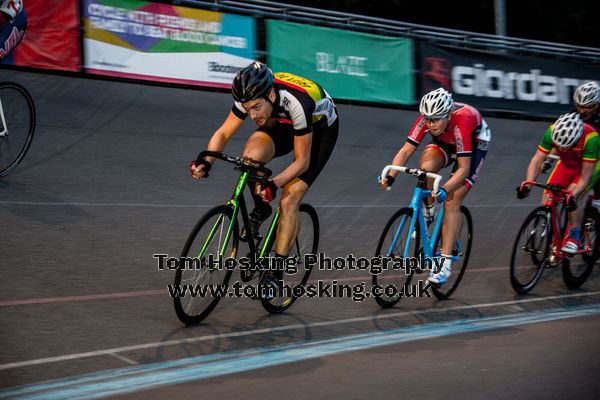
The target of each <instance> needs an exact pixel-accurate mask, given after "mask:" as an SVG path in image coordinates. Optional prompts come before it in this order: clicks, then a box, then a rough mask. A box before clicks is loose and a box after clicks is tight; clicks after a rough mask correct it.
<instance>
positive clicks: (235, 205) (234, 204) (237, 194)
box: [198, 152, 297, 265]
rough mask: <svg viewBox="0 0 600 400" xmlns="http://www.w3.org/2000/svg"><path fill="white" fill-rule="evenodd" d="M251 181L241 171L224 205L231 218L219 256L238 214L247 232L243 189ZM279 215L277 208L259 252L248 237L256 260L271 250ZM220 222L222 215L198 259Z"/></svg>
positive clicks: (202, 255) (246, 174)
mask: <svg viewBox="0 0 600 400" xmlns="http://www.w3.org/2000/svg"><path fill="white" fill-rule="evenodd" d="M206 153H208V152H206ZM198 158H199V159H200V158H201V157H200V156H199V157H198ZM225 160H226V161H231V159H227V158H225ZM265 170H266V169H265ZM268 173H269V175H270V171H268ZM251 179H256V177H252V175H251V173H250V171H244V170H242V173H241V174H240V177H239V179H238V182H237V184H236V187H235V190H234V192H233V195H232V196H231V198H230V199H229V201H227V203H226V205H227V206H229V207H231V208H232V210H233V212H232V216H231V221H230V223H229V226H228V227H227V232H226V234H225V239H224V240H223V242H222V245H221V248H220V249H219V255H220V256H224V254H225V251H226V249H227V245H228V244H229V241H230V240H231V236H232V235H233V232H234V229H235V225H236V221H237V217H238V214H240V213H241V216H242V223H243V224H244V227H245V228H246V230H247V231H249V226H250V222H249V216H248V210H247V208H246V202H245V200H244V189H245V188H246V186H247V185H248V181H249V180H251ZM280 215H281V214H280V211H279V208H277V211H276V212H275V215H274V216H273V219H272V221H271V224H270V225H269V229H268V231H267V234H266V236H265V240H264V241H263V243H262V247H261V248H260V251H257V250H258V249H257V247H258V243H255V242H254V238H251V237H250V239H251V240H248V246H249V247H250V252H251V254H256V255H257V260H258V259H261V258H263V257H264V256H265V255H266V254H268V252H269V251H270V250H271V247H272V245H273V241H274V240H275V234H276V230H277V226H278V224H279V219H280ZM222 221H223V215H221V216H219V218H217V221H216V222H215V224H214V226H213V227H212V229H211V231H210V233H209V234H208V237H207V238H206V240H205V242H204V244H203V246H202V248H201V250H200V253H199V254H198V258H202V257H204V255H205V253H206V250H207V248H208V244H209V243H210V242H211V241H212V239H213V238H214V236H215V235H216V233H217V231H218V230H219V226H220V225H221V223H222ZM296 244H297V241H296ZM215 265H218V264H217V263H215Z"/></svg>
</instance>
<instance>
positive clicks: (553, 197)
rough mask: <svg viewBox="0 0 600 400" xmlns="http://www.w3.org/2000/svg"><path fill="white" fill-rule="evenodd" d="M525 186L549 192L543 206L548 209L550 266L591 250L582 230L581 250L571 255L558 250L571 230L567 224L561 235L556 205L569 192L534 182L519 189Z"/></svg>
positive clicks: (569, 224) (588, 239)
mask: <svg viewBox="0 0 600 400" xmlns="http://www.w3.org/2000/svg"><path fill="white" fill-rule="evenodd" d="M526 184H531V185H534V186H537V187H540V188H543V189H546V190H548V192H549V193H548V200H547V201H546V204H544V206H545V207H548V208H549V209H550V221H547V222H549V223H550V227H551V229H552V242H551V243H550V254H549V255H548V258H549V262H550V264H552V265H555V264H557V263H558V262H560V261H562V260H563V259H564V258H565V257H567V256H574V255H577V254H581V253H587V252H589V251H590V250H591V245H590V238H589V235H588V232H587V230H586V229H582V231H581V232H582V234H583V243H584V246H583V248H581V249H579V250H577V252H576V253H573V254H564V253H563V252H562V251H561V250H560V249H561V248H562V246H564V244H565V243H566V241H567V239H568V237H569V230H570V229H571V223H570V222H569V223H568V224H567V227H566V229H565V233H564V235H561V234H560V227H559V226H558V218H557V214H558V212H557V205H558V204H559V203H560V202H561V201H563V199H564V198H565V195H567V194H569V192H568V191H566V190H564V189H562V188H559V187H558V186H553V185H547V184H540V183H538V182H535V181H525V182H523V183H522V184H521V187H523V185H526ZM582 224H583V221H582Z"/></svg>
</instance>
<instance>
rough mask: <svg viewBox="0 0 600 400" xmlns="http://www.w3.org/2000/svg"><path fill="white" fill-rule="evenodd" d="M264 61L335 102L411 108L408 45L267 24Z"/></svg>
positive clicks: (386, 39)
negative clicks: (324, 92)
mask: <svg viewBox="0 0 600 400" xmlns="http://www.w3.org/2000/svg"><path fill="white" fill-rule="evenodd" d="M267 54H268V59H267V62H268V64H269V67H271V69H272V70H273V71H282V72H283V71H284V72H291V73H293V74H297V75H301V76H304V77H306V78H309V79H312V80H314V81H315V82H318V83H319V84H321V85H322V86H323V87H324V88H325V90H327V92H328V93H329V94H330V95H331V96H333V97H335V98H338V99H349V100H360V101H370V102H380V103H395V104H414V103H415V94H414V74H413V64H414V61H413V41H412V40H411V39H403V38H396V37H387V36H380V35H371V34H366V33H360V32H352V31H345V30H341V29H331V28H322V27H316V26H311V25H303V24H297V23H293V22H284V21H275V20H268V21H267Z"/></svg>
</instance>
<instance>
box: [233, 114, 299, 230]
mask: <svg viewBox="0 0 600 400" xmlns="http://www.w3.org/2000/svg"><path fill="white" fill-rule="evenodd" d="M293 148H294V144H293V137H292V135H291V130H290V128H289V127H287V126H284V125H282V124H273V125H270V126H265V127H260V128H259V129H258V130H257V131H256V132H254V133H253V134H252V135H251V136H250V138H249V139H248V141H247V142H246V145H245V146H244V151H243V153H242V155H243V156H244V157H248V158H251V159H253V160H255V161H260V162H262V163H264V164H266V163H268V162H269V161H271V160H272V159H273V158H275V157H279V156H282V155H285V154H288V153H289V152H290V151H292V150H293ZM251 191H252V199H253V200H254V210H253V219H255V220H257V221H258V222H257V223H258V224H260V222H262V221H264V220H265V219H267V218H268V217H269V216H270V215H271V212H272V210H271V206H270V205H269V203H267V202H265V201H264V200H262V198H261V197H260V196H259V195H258V194H257V193H256V185H254V187H252V190H251ZM256 229H258V227H256Z"/></svg>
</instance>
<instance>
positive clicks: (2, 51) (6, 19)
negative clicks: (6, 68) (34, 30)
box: [0, 0, 27, 63]
mask: <svg viewBox="0 0 600 400" xmlns="http://www.w3.org/2000/svg"><path fill="white" fill-rule="evenodd" d="M26 27H27V14H26V13H25V8H23V1H22V0H0V63H1V62H2V61H4V59H5V58H6V57H7V56H8V55H9V54H10V52H11V51H13V50H14V48H15V47H17V45H18V44H19V42H21V39H23V36H24V35H25V28H26Z"/></svg>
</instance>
